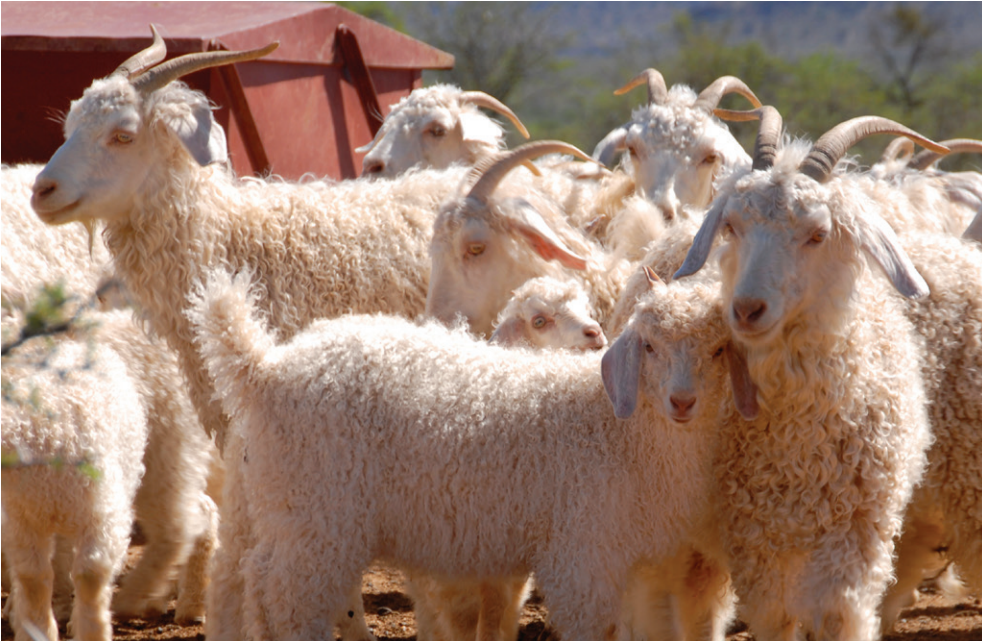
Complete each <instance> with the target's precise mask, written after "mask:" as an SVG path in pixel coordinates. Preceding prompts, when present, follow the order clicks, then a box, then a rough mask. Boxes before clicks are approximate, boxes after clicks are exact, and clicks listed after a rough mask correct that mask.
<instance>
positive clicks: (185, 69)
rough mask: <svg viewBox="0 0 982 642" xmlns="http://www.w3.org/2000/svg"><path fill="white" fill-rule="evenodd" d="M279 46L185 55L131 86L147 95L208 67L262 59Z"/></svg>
mask: <svg viewBox="0 0 982 642" xmlns="http://www.w3.org/2000/svg"><path fill="white" fill-rule="evenodd" d="M279 46H280V43H279V42H278V41H277V42H271V43H269V44H268V45H266V46H265V47H261V48H259V49H249V50H248V51H203V52H199V53H190V54H185V55H183V56H180V57H178V58H172V59H171V60H168V61H167V62H163V63H161V64H159V65H157V66H156V67H154V68H153V69H150V70H148V71H146V72H144V73H143V74H141V75H140V76H137V77H136V78H134V79H133V86H134V87H135V88H136V89H137V91H139V92H140V93H142V94H149V93H152V92H154V91H156V90H157V89H160V88H161V87H163V86H164V85H166V84H167V83H169V82H171V81H174V80H177V79H178V78H180V77H181V76H186V75H188V74H191V73H194V72H196V71H198V70H201V69H207V68H209V67H220V66H221V65H230V64H232V63H236V62H242V61H244V60H254V59H256V58H262V57H263V56H265V55H266V54H268V53H270V52H272V51H273V50H274V49H276V48H277V47H279Z"/></svg>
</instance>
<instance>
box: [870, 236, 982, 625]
mask: <svg viewBox="0 0 982 642" xmlns="http://www.w3.org/2000/svg"><path fill="white" fill-rule="evenodd" d="M902 240H903V243H904V249H905V250H906V251H907V254H908V255H909V256H910V258H911V261H912V262H913V263H914V265H915V266H916V267H917V269H918V271H919V272H920V273H921V275H922V276H923V277H924V279H925V281H927V283H928V285H929V287H930V288H931V293H930V294H929V295H928V296H927V297H924V298H923V299H918V300H915V301H910V302H908V306H907V315H908V317H909V318H910V319H911V320H912V321H913V323H914V326H915V327H916V328H917V331H918V333H919V334H921V335H922V336H923V337H924V339H925V343H926V346H927V350H926V352H925V359H924V368H923V374H924V382H925V389H926V391H927V394H928V399H929V400H930V419H931V430H932V433H933V435H934V443H933V445H932V446H931V449H930V450H929V451H928V466H927V469H926V471H925V473H924V481H923V482H922V483H921V485H920V486H918V487H917V489H915V491H914V497H913V499H912V500H911V505H910V506H909V507H908V510H907V516H906V517H905V522H904V534H903V536H902V537H901V539H900V542H899V544H898V554H897V583H896V584H895V585H893V586H891V587H890V590H889V591H888V593H887V597H886V598H885V599H884V603H883V609H882V613H883V630H884V631H888V630H889V629H890V627H891V626H892V624H893V622H894V621H895V620H896V617H897V615H898V613H899V611H900V609H901V608H903V607H904V606H906V601H907V600H908V599H909V597H910V596H911V595H912V593H913V591H914V590H915V589H916V587H917V585H918V584H919V583H920V581H921V578H922V572H923V570H924V567H925V566H926V565H928V564H930V563H931V562H932V561H933V558H935V556H936V555H937V553H936V551H937V550H938V549H946V551H947V552H946V553H945V555H944V556H945V557H946V558H947V559H949V560H951V561H953V562H954V563H955V564H956V565H957V567H958V570H959V574H960V576H961V578H962V579H963V580H964V581H965V582H966V583H967V584H968V585H969V587H970V589H971V590H973V591H975V592H976V593H977V594H982V393H980V391H982V251H980V250H979V248H978V244H977V243H975V242H973V241H967V240H962V239H958V238H955V237H953V236H949V235H945V234H933V235H908V236H904V237H903V238H902Z"/></svg>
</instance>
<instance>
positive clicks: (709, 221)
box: [672, 198, 726, 279]
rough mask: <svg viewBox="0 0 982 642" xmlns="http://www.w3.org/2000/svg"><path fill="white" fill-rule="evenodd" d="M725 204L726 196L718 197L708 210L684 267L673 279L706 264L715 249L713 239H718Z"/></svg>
mask: <svg viewBox="0 0 982 642" xmlns="http://www.w3.org/2000/svg"><path fill="white" fill-rule="evenodd" d="M725 204H726V199H725V198H722V199H716V200H715V201H714V202H713V205H712V207H711V208H709V211H708V212H706V218H704V219H703V221H702V226H701V227H700V228H699V231H698V232H696V236H695V238H694V239H692V247H690V248H689V252H688V254H686V255H685V261H683V262H682V267H680V268H679V269H678V271H677V272H676V273H675V275H674V276H673V277H672V278H673V279H680V278H682V277H683V276H689V275H690V274H695V273H696V272H698V271H699V270H700V269H702V266H703V265H705V264H706V259H708V258H709V252H710V250H712V249H713V241H714V240H716V233H717V232H718V231H719V226H720V223H721V222H722V221H723V206H724V205H725Z"/></svg>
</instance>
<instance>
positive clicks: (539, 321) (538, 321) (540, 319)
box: [532, 314, 546, 330]
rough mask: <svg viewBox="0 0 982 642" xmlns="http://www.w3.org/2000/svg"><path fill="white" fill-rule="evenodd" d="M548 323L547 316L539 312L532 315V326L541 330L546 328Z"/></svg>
mask: <svg viewBox="0 0 982 642" xmlns="http://www.w3.org/2000/svg"><path fill="white" fill-rule="evenodd" d="M545 325H546V318H545V317H544V316H542V315H541V314H537V315H535V316H534V317H532V327H533V328H535V329H537V330H539V329H542V328H544V327H545Z"/></svg>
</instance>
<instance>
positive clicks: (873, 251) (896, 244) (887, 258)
mask: <svg viewBox="0 0 982 642" xmlns="http://www.w3.org/2000/svg"><path fill="white" fill-rule="evenodd" d="M857 222H858V225H857V228H858V231H857V237H858V240H859V243H860V246H861V247H862V248H863V250H865V251H866V253H867V254H868V255H869V256H870V257H872V258H873V260H874V261H876V262H877V263H878V264H879V265H880V267H881V268H883V271H884V272H886V275H887V277H888V278H889V279H890V282H891V283H893V287H895V288H897V292H900V294H902V295H904V296H905V297H907V298H909V299H919V298H920V297H923V296H926V295H928V294H930V292H931V289H930V288H929V287H928V285H927V283H926V282H925V281H924V277H922V276H921V274H920V272H918V271H917V268H916V267H914V264H913V263H912V262H911V260H910V257H909V256H907V252H905V251H904V249H903V247H901V245H900V239H898V238H897V234H896V232H894V231H893V228H892V227H890V225H889V224H888V223H887V222H886V221H884V220H883V219H882V218H880V216H879V215H878V214H874V213H872V212H865V213H864V214H863V215H862V216H861V217H859V218H858V220H857Z"/></svg>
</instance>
